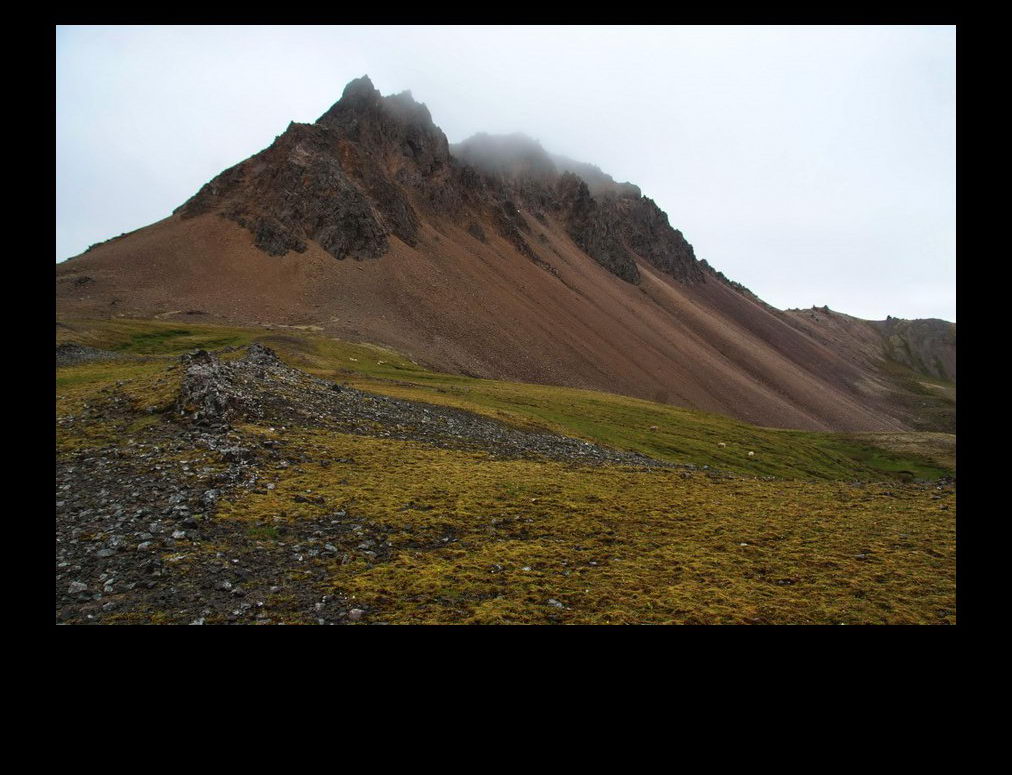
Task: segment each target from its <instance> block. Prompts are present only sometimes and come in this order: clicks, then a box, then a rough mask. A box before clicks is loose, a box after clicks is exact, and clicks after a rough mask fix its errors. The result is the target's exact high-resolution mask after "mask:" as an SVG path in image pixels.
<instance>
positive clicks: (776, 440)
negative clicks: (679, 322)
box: [57, 319, 955, 480]
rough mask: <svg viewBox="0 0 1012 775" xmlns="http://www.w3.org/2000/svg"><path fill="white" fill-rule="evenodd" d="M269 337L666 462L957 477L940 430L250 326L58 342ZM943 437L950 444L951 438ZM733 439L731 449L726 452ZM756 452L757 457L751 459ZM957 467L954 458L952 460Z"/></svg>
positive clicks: (150, 328)
mask: <svg viewBox="0 0 1012 775" xmlns="http://www.w3.org/2000/svg"><path fill="white" fill-rule="evenodd" d="M252 341H259V342H262V343H264V344H267V345H269V346H270V347H272V348H274V349H275V350H276V351H277V352H278V354H279V355H280V356H281V358H282V359H283V360H285V361H286V362H287V363H289V364H290V365H292V366H295V367H298V368H300V369H303V370H305V371H308V372H310V373H313V374H315V375H317V376H320V377H324V378H327V379H332V380H334V381H336V382H341V383H344V384H348V385H351V386H353V387H356V388H359V389H362V390H369V391H372V392H376V393H382V394H386V395H390V396H394V397H397V398H406V399H412V400H418V401H426V402H429V403H434V404H443V405H447V406H453V407H457V408H461V409H467V410H470V411H474V412H479V413H482V414H485V415H488V416H491V417H494V418H496V419H499V420H502V421H504V422H507V423H511V424H514V425H517V426H520V427H526V428H537V429H543V430H551V431H555V432H559V433H563V434H566V435H569V436H575V437H578V438H583V439H586V440H588V441H593V442H597V443H600V444H604V445H607V446H611V447H614V448H617V449H622V450H630V451H636V452H642V453H644V454H647V455H650V456H651V457H655V458H658V459H661V460H667V461H671V462H677V463H692V464H694V465H697V466H710V467H712V468H717V469H720V470H723V471H728V472H733V473H736V474H742V475H753V476H759V477H764V476H775V477H789V478H801V479H835V480H847V479H860V480H881V479H907V480H909V479H931V478H937V477H939V476H942V475H946V474H951V473H952V466H951V465H947V464H946V463H947V462H948V461H947V460H946V458H945V456H942V457H939V455H938V454H936V451H937V447H938V445H939V444H940V443H941V444H943V445H944V444H945V439H948V440H949V441H950V442H951V448H952V449H953V450H954V448H955V437H954V436H951V437H948V436H946V435H945V434H931V435H930V438H928V437H926V438H925V445H924V449H923V450H921V449H919V448H918V444H917V441H916V438H917V437H916V436H909V437H908V438H907V441H906V443H905V444H904V445H903V446H902V447H900V448H898V447H896V445H880V444H878V443H876V439H875V436H874V435H873V434H836V433H814V432H808V431H788V430H781V429H775V428H759V427H756V426H752V425H748V424H746V423H742V422H739V421H737V420H732V419H729V418H727V417H722V416H719V415H713V414H707V413H705V412H698V411H693V410H687V409H679V408H676V407H672V406H668V405H665V404H657V403H653V402H650V401H643V400H640V399H635V398H628V397H625V396H617V395H612V394H608V393H599V392H595V391H589V390H577V389H572V388H561V387H552V386H545V385H532V384H522V383H511V382H499V381H496V380H485V379H476V378H472V377H464V376H459V375H452V374H444V373H439V372H435V371H431V370H429V369H426V368H424V367H423V366H421V365H419V364H416V363H414V362H412V361H410V360H408V359H407V358H405V357H403V356H401V355H399V354H397V353H395V352H393V351H391V350H389V349H386V348H382V347H376V346H372V345H365V344H352V343H348V342H340V341H336V340H334V339H331V338H328V337H325V336H322V335H320V334H318V333H315V332H312V331H305V330H298V329H282V328H275V329H273V330H267V329H243V328H235V327H225V326H216V325H203V324H191V323H187V324H185V325H180V324H179V323H168V322H162V321H137V320H122V319H121V320H105V321H64V326H61V327H58V328H57V343H60V342H76V343H79V344H86V345H89V346H92V347H96V348H99V349H107V350H113V351H117V352H123V353H130V354H135V355H151V356H175V355H180V354H182V353H184V352H187V351H189V350H192V349H194V348H196V347H201V348H204V349H216V348H223V347H230V346H238V345H244V344H248V343H250V342H252ZM156 368H157V367H155V366H153V365H151V364H145V365H141V366H138V365H134V364H127V363H118V362H114V363H109V364H103V365H102V366H95V365H87V366H78V367H72V368H69V369H62V370H61V374H60V375H58V384H67V383H68V381H77V380H82V379H98V378H99V377H100V376H101V375H103V374H104V375H105V379H106V380H107V381H112V382H115V381H117V380H121V379H123V377H124V375H127V374H130V373H134V372H138V370H139V372H138V373H147V372H146V370H147V371H151V370H153V369H156ZM940 439H942V441H940ZM721 444H723V446H721ZM749 452H753V453H754V455H753V456H752V457H749V456H748V453H749ZM950 458H951V459H953V460H954V457H953V456H950Z"/></svg>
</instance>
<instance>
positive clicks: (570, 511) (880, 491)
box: [217, 430, 955, 624]
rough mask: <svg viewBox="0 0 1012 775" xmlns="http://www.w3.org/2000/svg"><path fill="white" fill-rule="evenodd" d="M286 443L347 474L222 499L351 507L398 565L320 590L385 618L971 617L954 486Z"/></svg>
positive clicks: (253, 507) (301, 515) (316, 508)
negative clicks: (959, 558) (961, 582)
mask: <svg viewBox="0 0 1012 775" xmlns="http://www.w3.org/2000/svg"><path fill="white" fill-rule="evenodd" d="M279 438H281V439H282V440H283V443H284V444H285V445H286V447H287V448H288V449H290V450H292V451H294V452H305V453H311V454H312V455H314V456H323V457H326V458H329V459H334V460H343V461H346V462H343V463H340V464H337V465H330V466H327V467H322V466H320V465H319V464H315V463H313V464H308V463H304V464H301V465H298V466H295V467H293V468H288V469H284V470H279V471H276V472H274V475H273V480H274V482H275V488H274V489H273V490H270V491H267V492H266V493H261V494H250V493H247V494H244V495H243V496H242V497H241V498H239V499H238V500H235V501H228V502H225V503H222V504H220V505H219V511H218V517H217V518H218V519H222V520H234V521H236V522H237V523H245V524H247V528H246V529H247V530H250V529H255V530H260V531H265V530H266V529H267V528H269V527H274V528H277V527H278V526H280V525H284V524H286V523H290V522H293V521H298V520H301V519H307V520H308V519H318V518H320V517H324V516H326V515H328V514H331V513H335V512H337V511H347V512H348V513H349V514H351V515H353V517H354V519H355V521H356V522H364V523H368V524H369V525H370V526H371V528H372V530H373V531H374V532H378V533H379V534H380V536H381V537H382V538H383V539H385V541H387V542H389V549H388V551H389V556H388V558H387V559H386V560H385V561H382V562H376V561H375V560H373V559H371V558H368V557H366V556H364V555H361V554H358V555H353V556H352V557H351V559H350V561H348V558H347V557H345V558H341V559H334V560H333V561H332V562H331V563H330V566H329V578H328V581H327V583H326V584H325V585H324V586H323V587H322V588H321V590H320V591H321V593H322V594H327V593H330V594H339V595H343V596H344V597H346V598H349V599H352V600H353V601H354V602H355V603H356V604H358V605H361V606H362V607H363V608H365V609H367V610H368V611H369V614H370V618H371V619H372V620H380V621H388V622H391V623H395V622H396V623H476V624H477V623H481V624H492V623H551V622H561V623H572V624H605V623H609V624H624V623H626V624H627V623H653V624H671V623H690V624H716V623H752V624H758V623H770V624H773V623H795V624H860V623H865V624H867V623H890V624H902V623H952V622H954V621H955V603H954V599H955V525H954V519H953V516H954V515H953V509H954V492H953V489H952V488H951V487H949V488H945V490H943V491H941V492H939V491H938V490H936V489H935V488H933V487H923V486H922V487H909V486H903V485H899V486H897V485H886V484H871V485H860V486H854V485H850V484H844V483H839V482H822V483H817V484H816V483H809V482H799V481H790V480H781V481H756V480H745V479H732V478H723V477H716V476H709V475H707V474H704V473H701V472H694V473H691V474H688V473H684V472H679V471H671V470H663V471H658V470H649V469H641V468H631V467H618V466H597V467H578V466H574V465H567V464H563V463H550V462H535V461H528V460H515V461H502V460H491V459H489V458H488V457H487V456H484V455H482V454H475V453H466V452H458V451H452V450H442V449H439V450H434V449H431V448H429V447H426V446H423V445H421V444H415V443H412V442H395V441H389V440H383V439H371V438H362V437H358V436H350V435H342V434H333V433H322V432H316V431H307V430H301V431H299V430H296V431H292V432H289V433H286V434H283V435H280V436H279ZM297 496H300V497H301V498H302V499H304V500H301V501H296V500H295V498H296V497H297ZM310 496H311V497H310ZM265 537H266V533H265ZM550 600H554V601H557V603H559V604H561V605H562V607H557V606H556V605H553V604H550V603H549V601H550Z"/></svg>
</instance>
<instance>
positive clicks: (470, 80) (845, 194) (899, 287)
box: [56, 27, 956, 320]
mask: <svg viewBox="0 0 1012 775" xmlns="http://www.w3.org/2000/svg"><path fill="white" fill-rule="evenodd" d="M56 36H57V38H56V39H57V46H56V55H57V59H56V109H57V113H56V122H57V123H56V129H57V131H56V161H57V167H56V171H57V200H56V258H57V260H58V261H59V260H63V259H65V258H67V257H69V256H72V255H76V254H78V253H80V252H82V251H83V250H85V249H86V248H87V247H88V245H90V244H92V243H94V242H98V241H101V240H104V239H108V238H109V237H113V236H116V235H117V234H120V233H121V232H125V231H132V230H133V229H137V228H140V227H141V226H146V225H147V224H149V223H152V222H154V221H157V220H160V219H162V218H164V217H166V216H168V215H169V214H170V213H171V211H172V210H173V209H174V208H175V207H176V206H178V205H179V204H181V203H182V202H183V201H185V200H186V199H187V198H188V197H190V196H191V195H192V194H193V193H195V192H196V191H197V189H199V188H200V186H201V185H203V184H204V183H206V182H207V181H208V180H210V179H211V178H212V177H214V175H216V174H217V173H218V172H220V171H222V170H223V169H225V168H226V167H230V166H232V165H233V164H235V163H237V162H239V161H241V160H243V159H245V158H247V157H248V156H250V155H252V154H254V153H256V152H257V151H259V150H261V149H263V148H264V147H266V146H267V145H269V144H270V143H271V141H272V140H273V139H274V137H275V136H276V135H278V134H280V133H281V132H283V131H284V129H285V127H286V126H287V125H288V122H289V121H303V122H310V121H314V120H316V118H317V117H319V116H320V114H322V113H323V112H324V111H325V110H326V109H327V108H328V107H330V105H331V104H333V103H334V102H335V101H336V100H337V99H338V98H339V97H340V95H341V90H342V89H343V88H344V85H345V84H346V83H347V82H348V81H350V80H351V79H352V78H356V77H358V76H360V75H362V74H365V73H367V74H368V75H369V76H370V77H371V78H372V80H373V83H374V84H375V85H376V87H377V88H378V89H379V90H380V91H381V92H382V93H384V94H389V93H393V92H400V91H403V90H405V89H410V90H411V92H412V94H413V95H414V97H415V99H417V100H419V101H420V102H424V103H425V104H426V105H428V107H429V110H430V111H431V113H432V117H433V120H434V121H435V122H436V124H437V125H439V126H440V127H441V128H442V129H443V131H444V132H446V134H447V137H448V138H449V140H450V142H451V143H453V142H458V141H460V140H463V139H465V138H466V137H468V136H470V135H471V134H473V133H475V132H479V131H485V132H489V133H493V134H499V133H510V132H518V131H519V132H524V133H525V134H528V135H530V136H532V137H534V138H536V139H538V140H540V141H541V143H542V145H544V146H545V148H546V149H548V150H549V151H551V152H556V153H562V154H565V155H567V156H570V157H572V158H574V159H578V160H580V161H587V162H590V163H593V164H596V165H598V166H599V167H600V168H601V169H603V170H604V171H605V172H607V173H609V174H610V175H612V176H613V177H614V178H615V179H616V180H620V181H623V180H629V181H631V182H633V183H635V184H637V185H638V186H640V188H641V189H642V191H643V193H644V195H646V196H649V197H651V198H653V199H654V200H656V201H657V203H658V205H659V206H660V207H661V208H662V209H663V210H664V211H665V212H667V213H668V217H669V220H670V222H671V224H672V226H674V227H675V228H678V229H681V230H682V232H683V233H684V234H685V236H686V238H687V239H688V240H689V242H691V243H692V244H693V246H694V247H695V250H696V255H697V256H698V257H700V258H705V259H707V260H708V261H709V262H710V263H711V264H712V265H713V266H714V267H715V268H717V269H719V270H721V271H723V272H724V273H725V274H726V275H727V276H728V277H730V278H731V279H733V280H737V281H739V282H741V283H743V284H744V285H746V286H748V287H749V288H751V289H752V290H753V291H754V292H755V293H757V294H758V295H759V296H760V297H762V298H763V299H764V300H766V301H767V302H769V303H770V304H773V305H774V306H776V307H779V308H781V309H783V308H786V307H798V306H801V307H806V306H811V305H812V304H818V305H820V306H821V305H823V304H828V305H829V306H830V307H832V308H834V309H837V310H840V311H842V312H847V313H849V314H852V315H857V316H858V317H863V318H868V319H876V320H878V319H883V318H885V316H886V315H893V316H896V317H906V318H915V317H940V318H944V319H947V320H955V319H956V278H955V273H956V244H955V240H956V237H955V234H956V224H955V206H956V199H955V174H956V163H955V122H956V117H955V99H956V94H955V68H956V64H955V48H956V45H955V28H954V27H477V28H475V27H309V28H306V27H60V28H57V30H56Z"/></svg>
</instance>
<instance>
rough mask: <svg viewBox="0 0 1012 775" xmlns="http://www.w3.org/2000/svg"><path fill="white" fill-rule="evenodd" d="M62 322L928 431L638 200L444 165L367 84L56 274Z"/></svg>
mask: <svg viewBox="0 0 1012 775" xmlns="http://www.w3.org/2000/svg"><path fill="white" fill-rule="evenodd" d="M57 309H58V311H59V313H60V314H62V315H72V316H74V315H76V316H92V317H94V316H100V317H107V316H140V317H153V316H159V317H162V318H166V319H177V320H194V321H196V320H202V319H204V320H221V321H230V322H235V323H243V324H250V323H254V324H264V325H273V326H277V325H281V326H303V327H305V326H312V327H315V328H318V329H321V330H324V331H327V332H330V333H332V334H333V335H335V336H340V337H342V338H345V339H351V340H356V341H368V342H374V343H380V344H384V345H387V346H390V347H393V348H395V349H397V350H399V351H400V352H403V353H405V354H407V355H409V356H410V357H412V358H415V359H417V360H419V361H422V362H425V363H427V364H430V365H432V366H435V367H437V368H440V369H443V370H449V371H455V372H459V373H466V374H472V375H477V376H483V377H494V378H501V379H511V380H520V381H529V382H545V383H552V384H564V385H570V386H575V387H583V388H592V389H598V390H607V391H610V392H618V393H623V394H626V395H630V396H637V397H642V398H648V399H653V400H657V401H663V402H668V403H672V404H676V405H680V406H685V407H691V408H696V409H704V410H708V411H713V412H719V413H723V414H729V415H733V416H735V417H738V418H740V419H743V420H747V421H749V422H753V423H757V424H761V425H768V426H780V427H793V428H809V429H826V430H828V429H841V430H900V429H904V428H912V427H916V428H920V427H925V426H923V424H919V423H923V421H922V419H921V418H920V415H919V414H918V412H917V411H916V410H914V409H911V407H912V406H914V403H916V402H912V400H911V399H910V396H909V395H907V393H906V392H904V391H906V388H905V387H903V385H906V384H907V382H902V384H901V382H900V381H898V380H897V379H896V377H895V373H894V372H891V371H888V370H885V371H884V370H882V369H881V368H880V366H879V363H878V360H877V357H878V356H877V355H875V356H874V357H872V356H868V357H865V356H866V355H867V354H868V353H869V352H873V350H874V348H873V349H872V350H869V349H868V347H867V346H865V344H866V343H865V342H863V340H862V346H861V347H860V348H858V347H857V346H855V347H847V346H842V345H841V344H840V340H839V336H838V333H839V332H837V331H836V330H834V332H832V333H830V334H825V335H824V334H823V333H820V330H819V329H818V328H813V326H812V325H810V323H811V321H808V320H807V319H806V320H805V321H803V323H804V325H802V324H801V323H799V321H798V320H797V319H795V317H792V316H790V315H788V314H787V313H783V312H780V311H778V310H775V309H773V308H771V307H769V306H768V305H766V304H765V303H763V302H762V301H761V300H759V299H758V298H756V297H755V296H754V295H753V294H751V293H750V292H749V291H747V289H744V288H743V287H741V286H740V285H738V284H736V283H733V282H731V281H729V280H727V279H726V278H725V277H724V276H723V275H722V274H720V273H719V272H717V271H715V270H714V269H713V268H711V267H710V266H709V265H708V264H707V263H706V262H705V261H702V260H699V259H697V257H696V256H695V253H694V251H693V248H692V246H691V245H690V244H689V243H688V241H686V239H685V237H684V236H683V235H682V233H681V232H680V231H679V230H677V229H675V228H673V227H672V226H671V224H670V223H669V220H668V216H667V214H665V213H664V212H663V211H662V210H661V209H660V208H659V207H658V206H657V204H656V203H655V202H654V201H653V200H652V199H650V198H649V197H646V196H644V195H643V194H642V192H641V191H640V189H639V188H638V187H637V186H635V185H633V184H631V183H618V182H616V181H614V180H613V179H612V178H611V177H610V176H609V175H607V174H606V173H604V172H603V171H601V170H600V169H598V168H597V167H595V166H593V165H590V164H585V163H582V162H576V161H573V160H570V159H566V158H565V157H562V156H557V155H553V154H551V153H549V152H548V151H546V150H545V149H544V148H542V147H541V146H540V144H538V143H537V142H536V141H534V140H532V139H531V138H528V137H526V136H524V135H519V134H515V135H507V136H493V135H487V134H479V135H475V136H474V137H471V138H469V139H468V140H465V141H464V142H462V143H459V144H457V145H454V146H451V145H450V144H449V143H448V141H447V138H446V135H445V134H444V133H443V131H442V130H441V129H440V128H439V127H438V126H437V125H436V124H435V123H434V122H433V120H432V116H431V114H430V112H429V110H428V108H427V107H426V106H425V105H424V104H422V103H420V102H417V101H416V100H415V99H414V98H413V97H412V95H411V93H410V92H402V93H400V94H394V95H388V96H383V95H382V94H381V93H380V92H379V91H378V90H377V89H376V88H375V86H374V85H373V84H372V82H371V81H370V79H369V78H368V77H367V76H363V77H362V78H358V79H356V80H353V81H352V82H350V83H349V84H348V85H347V86H346V87H345V89H344V91H343V93H342V95H341V99H340V100H338V101H337V102H336V103H335V104H334V105H333V106H332V107H330V108H329V109H328V110H327V111H326V112H324V113H323V114H322V115H321V116H320V118H319V119H317V120H316V122H314V123H312V124H303V123H291V124H289V126H288V127H287V129H286V130H285V131H284V132H283V133H282V134H281V135H279V136H278V137H276V138H275V140H274V142H273V143H271V144H270V146H268V147H267V148H266V149H264V150H263V151H261V152H260V153H257V154H256V155H254V156H252V157H250V158H249V159H246V160H245V161H242V162H240V163H239V164H237V165H235V166H234V167H231V168H229V169H227V170H225V171H224V172H222V173H221V174H219V175H217V176H216V177H215V178H214V179H213V180H211V181H210V182H209V183H207V184H206V185H204V186H203V187H202V188H201V189H200V190H199V191H198V192H197V193H196V194H195V195H194V196H193V197H191V198H190V199H189V200H187V201H186V202H184V203H183V204H182V205H180V207H178V208H177V209H176V210H175V211H174V213H173V214H172V216H171V217H169V218H167V219H165V220H163V221H160V222H158V223H156V224H152V225H151V226H148V227H145V228H143V229H140V230H138V231H136V232H133V233H131V234H128V235H123V236H121V237H119V238H116V239H114V240H110V241H109V242H106V243H103V244H101V245H97V246H93V248H91V249H89V251H87V252H86V253H85V254H82V255H81V256H80V257H77V258H75V259H74V260H73V261H69V262H67V263H65V264H62V265H59V266H58V267H57ZM894 328H895V327H892V328H891V329H890V334H889V336H894V335H898V334H896V331H894V330H893V329H894ZM843 330H844V329H842V328H841V329H840V331H843ZM857 330H858V329H857V328H855V327H850V328H847V329H846V331H847V332H852V331H857ZM861 330H862V331H863V329H861ZM897 330H899V329H897ZM904 330H905V329H904ZM845 336H851V337H853V336H856V334H853V333H846V334H845ZM890 341H891V340H890ZM918 346H920V345H918ZM890 347H892V349H891V350H889V348H888V347H885V346H883V348H882V358H883V359H887V358H889V357H890V356H889V352H896V351H897V350H896V347H897V345H896V344H895V342H893V343H892V345H890ZM874 352H877V351H874ZM923 355H924V358H927V359H929V360H930V357H931V355H930V353H924V354H923ZM946 357H948V356H946ZM952 358H953V359H954V354H953V355H952ZM908 361H909V363H908V364H901V366H902V368H903V369H907V370H909V369H911V368H913V366H911V365H910V364H914V360H912V359H908ZM922 361H923V358H922V359H921V360H917V361H916V363H921V362H922ZM890 362H896V361H890ZM953 363H954V361H953ZM953 368H954V367H953ZM908 376H909V375H908V374H907V372H904V377H903V379H904V380H907V381H909V380H908ZM901 394H902V395H901Z"/></svg>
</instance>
